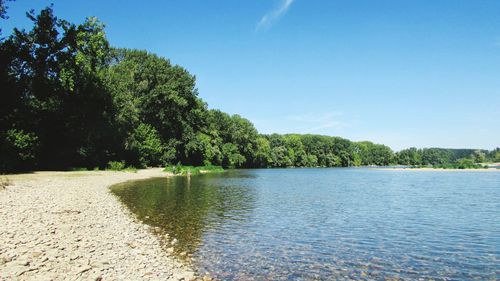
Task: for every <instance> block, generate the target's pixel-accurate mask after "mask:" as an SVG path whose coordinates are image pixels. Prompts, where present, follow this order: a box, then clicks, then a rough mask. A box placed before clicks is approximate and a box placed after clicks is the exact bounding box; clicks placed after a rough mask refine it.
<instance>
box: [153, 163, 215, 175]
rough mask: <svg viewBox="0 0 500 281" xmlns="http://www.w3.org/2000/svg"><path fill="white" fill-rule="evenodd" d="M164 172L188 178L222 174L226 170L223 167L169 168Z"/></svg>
mask: <svg viewBox="0 0 500 281" xmlns="http://www.w3.org/2000/svg"><path fill="white" fill-rule="evenodd" d="M163 171H164V172H170V173H172V174H174V175H180V176H187V175H199V174H208V173H222V172H224V169H223V168H222V167H221V166H212V165H208V166H197V167H195V166H182V165H175V166H168V167H165V169H163Z"/></svg>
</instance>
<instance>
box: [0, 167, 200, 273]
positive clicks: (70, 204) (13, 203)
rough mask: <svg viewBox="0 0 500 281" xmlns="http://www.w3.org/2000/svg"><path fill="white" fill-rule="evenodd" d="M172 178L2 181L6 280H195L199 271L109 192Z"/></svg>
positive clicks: (99, 175)
mask: <svg viewBox="0 0 500 281" xmlns="http://www.w3.org/2000/svg"><path fill="white" fill-rule="evenodd" d="M161 176H163V177H164V176H166V174H165V173H164V172H162V171H161V169H147V170H139V171H138V172H137V173H132V172H108V171H95V172H94V171H92V172H91V171H89V172H37V173H33V174H22V175H9V176H0V177H2V178H8V180H9V181H11V183H12V185H10V186H8V187H7V188H5V189H3V190H0V206H1V207H0V280H37V281H38V280H144V279H150V280H191V279H193V278H194V273H193V271H192V269H190V268H189V267H188V266H186V265H184V264H182V263H181V262H180V261H179V260H177V259H176V258H175V257H174V256H171V255H169V254H168V253H167V252H166V251H164V250H162V248H161V245H160V241H159V238H157V237H156V236H155V235H154V234H152V233H151V231H150V230H149V227H148V226H147V225H144V224H141V223H140V222H138V221H136V220H135V219H134V216H133V215H132V214H131V213H130V212H129V211H128V210H127V209H126V208H125V207H124V206H123V205H122V204H121V203H120V202H119V201H118V199H117V198H116V197H115V196H113V195H112V194H111V193H110V192H109V189H108V187H109V186H110V185H113V184H116V183H119V182H124V181H127V180H135V179H144V178H149V177H161Z"/></svg>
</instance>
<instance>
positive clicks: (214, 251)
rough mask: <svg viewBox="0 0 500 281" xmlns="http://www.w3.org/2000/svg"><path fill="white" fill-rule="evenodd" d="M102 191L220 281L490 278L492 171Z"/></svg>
mask: <svg viewBox="0 0 500 281" xmlns="http://www.w3.org/2000/svg"><path fill="white" fill-rule="evenodd" d="M112 190H113V192H114V193H115V194H117V195H118V196H119V198H120V199H121V200H122V201H123V202H124V203H125V204H126V205H127V206H128V207H129V208H130V210H131V211H132V212H133V213H135V214H136V215H137V216H138V218H139V219H141V220H143V221H144V222H145V223H147V224H149V225H152V226H155V227H158V228H157V229H159V232H160V233H169V234H170V237H171V238H172V239H173V238H175V239H176V241H177V243H176V244H175V247H174V248H175V251H176V252H177V253H181V255H184V254H187V255H188V256H192V257H193V265H194V266H195V267H196V268H197V269H198V270H199V273H200V274H205V273H206V272H208V273H210V275H211V276H212V277H215V278H217V279H221V280H311V279H314V280H317V279H320V280H325V279H328V280H332V279H336V280H348V279H356V280H373V279H390V280H394V279H395V280H398V279H408V280H414V279H417V278H423V279H435V280H474V279H477V280H497V279H500V173H497V172H452V171H450V172H445V171H435V172H434V171H426V172H422V171H396V170H394V171H391V170H377V169H364V168H338V169H326V168H325V169H258V170H234V171H227V172H225V173H222V174H207V175H201V176H193V177H190V178H187V177H170V178H161V179H149V180H143V181H137V182H128V183H124V184H120V185H117V186H115V187H113V189H112Z"/></svg>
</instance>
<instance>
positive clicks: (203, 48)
mask: <svg viewBox="0 0 500 281" xmlns="http://www.w3.org/2000/svg"><path fill="white" fill-rule="evenodd" d="M51 2H53V3H54V10H55V14H56V15H57V16H58V17H59V18H63V19H67V20H70V21H72V22H75V23H80V22H82V21H83V20H84V18H85V17H86V16H97V17H98V18H99V19H101V20H102V21H103V22H104V23H106V25H107V28H106V30H107V36H108V39H109V41H110V42H111V44H112V45H113V46H117V47H127V48H138V49H146V50H148V51H151V52H154V53H157V54H159V55H161V56H164V57H167V58H169V59H170V60H171V61H172V62H173V63H175V64H179V65H182V66H184V67H185V68H187V69H188V70H189V71H190V72H191V73H192V74H195V75H196V77H197V85H198V89H199V92H200V96H201V97H202V98H203V99H204V100H205V101H207V102H208V105H209V107H210V108H219V109H221V110H223V111H225V112H228V113H231V114H234V113H237V114H240V115H242V116H244V117H246V118H248V119H250V120H251V121H252V122H253V123H254V124H255V126H256V127H257V129H258V130H259V131H260V132H263V133H272V132H277V133H317V134H325V135H334V136H342V137H346V138H349V139H352V140H371V141H374V142H378V143H384V144H387V145H389V146H390V147H392V148H393V149H395V150H399V149H401V148H406V147H410V146H416V147H434V146H439V147H451V148H462V147H467V148H486V149H493V148H494V147H497V146H500V1H498V0H467V1H465V0H392V1H385V0H376V1H374V0H342V1H337V0H324V1H321V0H246V1H244V0H177V1H168V0H158V1H144V2H142V1H118V0H116V1H108V0H106V1H96V0H86V1H57V0H54V1H41V0H40V1H23V0H18V1H16V2H8V5H9V6H10V8H9V10H8V14H9V16H10V19H9V20H7V21H2V27H3V30H4V31H3V32H4V35H5V34H8V33H9V32H10V30H11V29H12V27H13V26H21V27H22V26H25V27H27V26H28V25H27V24H28V22H27V20H26V19H25V17H24V12H25V11H27V10H29V9H30V8H34V9H35V10H37V11H38V10H39V9H40V8H42V7H44V6H47V5H48V4H49V3H51Z"/></svg>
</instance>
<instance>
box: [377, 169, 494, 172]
mask: <svg viewBox="0 0 500 281" xmlns="http://www.w3.org/2000/svg"><path fill="white" fill-rule="evenodd" d="M374 169H375V170H384V171H415V172H433V171H434V172H500V169H494V168H488V169H443V168H374Z"/></svg>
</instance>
